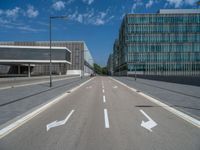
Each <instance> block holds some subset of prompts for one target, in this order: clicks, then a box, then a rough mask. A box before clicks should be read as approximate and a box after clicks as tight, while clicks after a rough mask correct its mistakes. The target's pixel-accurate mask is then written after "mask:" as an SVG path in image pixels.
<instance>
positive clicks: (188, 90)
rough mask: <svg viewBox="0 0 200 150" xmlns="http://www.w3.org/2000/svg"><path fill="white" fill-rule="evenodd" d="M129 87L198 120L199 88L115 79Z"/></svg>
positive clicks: (199, 109)
mask: <svg viewBox="0 0 200 150" xmlns="http://www.w3.org/2000/svg"><path fill="white" fill-rule="evenodd" d="M115 79H117V80H119V81H121V82H123V83H125V84H127V85H128V86H130V87H134V88H135V89H137V90H139V91H142V92H144V93H147V94H148V95H151V96H152V97H155V98H157V99H160V101H162V102H164V103H166V104H168V105H170V106H171V107H174V108H176V109H178V110H180V111H182V112H184V113H186V114H188V115H190V116H192V117H194V118H196V119H198V120H200V92H199V91H200V87H199V86H192V85H183V84H177V83H170V82H164V81H155V80H147V79H140V78H137V80H136V81H135V80H134V78H133V77H115Z"/></svg>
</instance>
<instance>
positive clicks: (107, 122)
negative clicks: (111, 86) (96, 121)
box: [104, 109, 110, 128]
mask: <svg viewBox="0 0 200 150" xmlns="http://www.w3.org/2000/svg"><path fill="white" fill-rule="evenodd" d="M104 120H105V128H109V127H110V125H109V120H108V111H107V109H104Z"/></svg>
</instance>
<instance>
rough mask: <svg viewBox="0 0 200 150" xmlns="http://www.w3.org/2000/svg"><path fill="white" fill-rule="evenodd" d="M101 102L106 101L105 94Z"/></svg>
mask: <svg viewBox="0 0 200 150" xmlns="http://www.w3.org/2000/svg"><path fill="white" fill-rule="evenodd" d="M103 102H104V103H105V102H106V97H105V95H104V96H103Z"/></svg>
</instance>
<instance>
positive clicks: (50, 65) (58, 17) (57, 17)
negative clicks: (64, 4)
mask: <svg viewBox="0 0 200 150" xmlns="http://www.w3.org/2000/svg"><path fill="white" fill-rule="evenodd" d="M51 19H67V16H50V17H49V47H50V49H49V60H50V62H49V80H50V81H49V86H50V87H52V57H51Z"/></svg>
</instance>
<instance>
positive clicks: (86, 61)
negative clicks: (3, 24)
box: [0, 41, 93, 75]
mask: <svg viewBox="0 0 200 150" xmlns="http://www.w3.org/2000/svg"><path fill="white" fill-rule="evenodd" d="M0 46H1V47H2V48H0V65H1V66H0V70H3V73H1V71H0V73H1V74H21V75H24V74H27V69H26V68H27V67H26V66H27V65H28V64H29V65H30V66H31V67H30V70H31V75H48V74H49V41H36V42H0ZM8 47H12V48H10V49H11V50H10V51H6V49H7V48H8ZM17 47H20V48H23V49H24V48H26V51H23V52H22V50H21V49H18V48H17ZM28 47H29V48H31V50H27V48H28ZM38 47H39V48H40V50H37V54H36V51H35V49H38ZM41 49H43V51H42V50H41ZM44 49H46V51H45V52H44ZM58 49H65V50H66V49H67V50H68V51H69V52H70V55H69V54H68V55H66V53H63V52H60V51H58ZM24 50H25V49H24ZM11 51H12V60H15V61H12V63H11V62H9V61H5V57H6V56H8V57H6V59H9V57H10V53H11ZM13 52H16V54H17V53H18V54H19V55H13ZM3 53H4V55H2V54H3ZM43 53H45V54H43ZM35 54H36V55H35ZM44 56H45V57H44ZM18 57H23V59H24V60H22V61H20V62H19V61H18V62H17V61H16V60H17V59H22V58H18ZM41 58H43V59H42V60H43V61H41V60H40V59H41ZM25 59H29V60H30V61H28V62H27V61H25ZM34 59H37V61H36V62H35V61H32V60H34ZM58 59H59V61H58ZM64 59H65V60H67V61H64ZM44 60H45V61H44ZM56 60H57V61H56ZM6 67H7V69H6ZM6 71H7V72H6ZM91 73H93V58H92V56H91V53H90V51H89V49H88V48H87V46H86V44H85V42H84V41H52V74H67V75H90V74H91Z"/></svg>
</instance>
